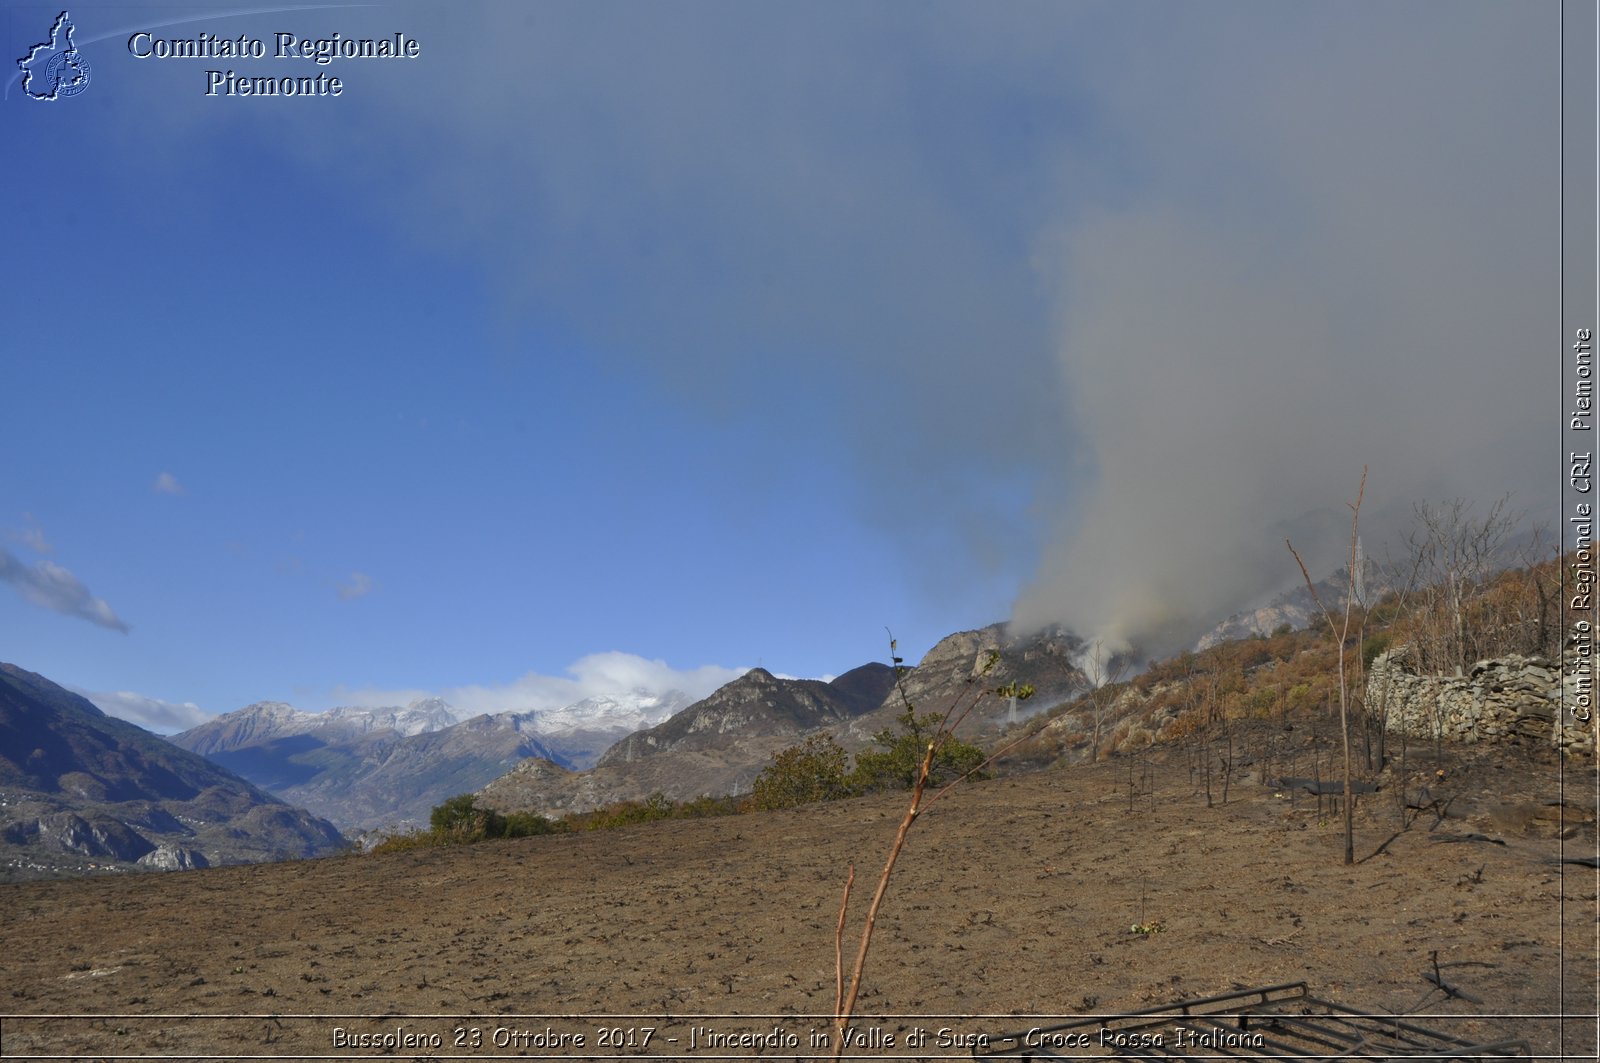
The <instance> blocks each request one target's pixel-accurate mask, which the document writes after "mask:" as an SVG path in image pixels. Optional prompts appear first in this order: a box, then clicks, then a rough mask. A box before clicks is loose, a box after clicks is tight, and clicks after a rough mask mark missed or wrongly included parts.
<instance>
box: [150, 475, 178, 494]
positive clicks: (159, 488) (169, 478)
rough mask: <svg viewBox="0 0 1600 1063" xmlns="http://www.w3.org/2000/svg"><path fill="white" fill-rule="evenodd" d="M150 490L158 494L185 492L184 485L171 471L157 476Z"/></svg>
mask: <svg viewBox="0 0 1600 1063" xmlns="http://www.w3.org/2000/svg"><path fill="white" fill-rule="evenodd" d="M150 490H152V491H154V492H155V493H156V494H158V495H181V494H183V493H184V490H183V485H182V484H181V483H179V482H178V478H177V477H176V476H174V475H172V474H171V473H170V472H164V473H162V474H161V475H160V476H157V477H156V482H155V483H153V484H151V485H150Z"/></svg>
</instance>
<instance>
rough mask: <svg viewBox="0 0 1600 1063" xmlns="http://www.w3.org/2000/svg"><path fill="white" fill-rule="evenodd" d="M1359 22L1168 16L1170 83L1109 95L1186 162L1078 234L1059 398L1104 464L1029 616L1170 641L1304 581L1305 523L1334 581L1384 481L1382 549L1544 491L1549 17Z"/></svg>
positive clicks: (1066, 230) (1136, 126)
mask: <svg viewBox="0 0 1600 1063" xmlns="http://www.w3.org/2000/svg"><path fill="white" fill-rule="evenodd" d="M1251 10H1253V11H1257V12H1259V9H1251ZM1360 10H1361V11H1362V12H1363V13H1364V14H1363V17H1361V18H1358V19H1353V20H1352V19H1341V18H1338V17H1335V16H1334V15H1333V14H1332V13H1331V12H1329V11H1328V10H1326V9H1318V10H1316V11H1314V12H1304V13H1301V15H1299V16H1296V15H1294V14H1291V15H1290V16H1289V17H1287V18H1281V19H1280V18H1277V17H1274V18H1273V19H1272V20H1271V21H1270V22H1268V23H1265V24H1262V23H1257V22H1255V21H1254V20H1252V21H1251V22H1250V23H1249V24H1248V26H1247V27H1245V28H1246V29H1248V30H1260V31H1261V32H1260V33H1259V34H1257V33H1246V34H1238V31H1239V30H1240V28H1241V27H1240V26H1239V25H1237V24H1229V23H1228V22H1226V21H1223V22H1221V23H1219V24H1209V23H1207V22H1204V21H1201V20H1200V19H1199V18H1198V17H1196V18H1195V19H1194V21H1193V22H1190V21H1189V20H1187V19H1186V18H1185V17H1184V15H1183V14H1182V13H1181V12H1171V13H1172V14H1174V15H1175V16H1176V18H1174V21H1175V22H1178V23H1182V24H1181V25H1177V26H1173V27H1171V28H1172V29H1173V30H1174V31H1175V32H1174V33H1173V34H1172V36H1171V37H1170V38H1169V39H1170V40H1172V44H1171V45H1170V46H1166V47H1164V46H1163V45H1162V44H1161V43H1159V42H1158V43H1156V44H1153V45H1152V46H1151V47H1150V48H1149V49H1148V52H1147V55H1146V57H1147V60H1148V61H1150V62H1152V63H1155V64H1157V65H1159V66H1160V67H1161V68H1162V69H1166V70H1169V71H1170V74H1169V76H1166V77H1161V78H1157V79H1156V80H1155V81H1154V82H1152V83H1149V84H1144V83H1141V82H1140V81H1138V80H1137V79H1135V78H1131V77H1130V78H1125V79H1119V80H1118V81H1117V91H1116V92H1115V93H1114V94H1113V96H1114V100H1115V102H1114V103H1113V105H1112V106H1113V109H1114V110H1115V111H1116V112H1117V113H1118V114H1119V116H1120V122H1119V124H1120V126H1121V128H1124V129H1126V130H1127V131H1128V135H1129V136H1130V137H1131V138H1133V140H1134V141H1135V143H1136V144H1137V146H1138V149H1142V151H1143V152H1144V153H1148V154H1149V155H1150V156H1151V157H1152V158H1154V157H1156V156H1163V157H1165V158H1166V159H1167V160H1168V162H1167V164H1166V165H1165V166H1162V167H1159V168H1157V170H1156V171H1155V173H1154V175H1153V176H1152V177H1151V179H1150V182H1149V184H1148V185H1147V186H1146V187H1145V188H1144V189H1142V190H1141V192H1140V194H1139V195H1137V196H1135V197H1130V199H1129V201H1128V202H1126V203H1124V204H1118V205H1115V206H1111V207H1107V208H1105V209H1099V210H1093V211H1088V212H1085V213H1083V214H1081V215H1080V216H1079V217H1077V218H1074V219H1072V220H1070V221H1069V222H1067V223H1066V224H1064V226H1063V228H1062V230H1061V232H1060V234H1059V235H1058V236H1057V243H1056V253H1057V258H1056V268H1057V269H1058V271H1059V272H1058V293H1059V300H1060V303H1059V305H1060V306H1061V308H1062V313H1061V321H1060V333H1059V335H1060V342H1059V348H1058V356H1059V359H1060V365H1061V369H1062V374H1063V385H1064V394H1063V399H1064V403H1065V406H1066V408H1067V409H1068V410H1069V411H1070V415H1071V416H1072V418H1073V419H1074V421H1075V423H1076V424H1077V425H1078V426H1079V427H1080V428H1081V430H1082V431H1083V432H1084V434H1085V436H1086V437H1087V439H1088V440H1089V441H1090V446H1091V449H1092V459H1091V460H1092V464H1093V466H1094V468H1095V470H1096V478H1095V482H1094V484H1093V485H1092V486H1091V487H1089V488H1088V489H1087V490H1086V491H1085V492H1084V493H1083V494H1081V495H1080V496H1078V497H1077V498H1075V499H1073V500H1072V502H1071V505H1070V507H1065V508H1063V509H1062V510H1060V511H1058V513H1057V519H1058V521H1059V524H1058V529H1059V534H1058V535H1057V536H1055V537H1054V538H1053V539H1052V540H1051V545H1050V546H1049V547H1047V548H1046V550H1045V552H1044V557H1043V559H1042V563H1041V566H1040V570H1039V574H1038V577H1037V579H1036V580H1035V581H1034V582H1033V584H1032V585H1031V586H1030V587H1029V588H1027V590H1026V591H1025V592H1024V593H1023V594H1022V595H1021V596H1020V599H1019V601H1018V604H1017V607H1016V619H1017V620H1018V621H1019V622H1021V623H1023V624H1025V625H1032V624H1040V623H1044V622H1048V621H1065V622H1067V623H1068V624H1069V625H1071V626H1073V627H1074V628H1076V629H1078V630H1087V631H1096V632H1101V633H1103V634H1104V635H1106V636H1107V637H1108V638H1111V639H1113V640H1132V641H1136V642H1140V643H1143V644H1145V645H1146V646H1148V647H1150V648H1153V649H1158V650H1170V649H1174V648H1176V647H1177V646H1178V645H1180V644H1182V643H1184V642H1186V641H1188V640H1189V639H1192V638H1193V637H1194V636H1195V635H1196V634H1198V632H1199V630H1201V629H1202V628H1203V627H1204V626H1205V625H1206V624H1207V623H1208V622H1210V621H1214V620H1215V619H1216V618H1217V617H1218V616H1219V615H1226V613H1227V612H1228V611H1230V610H1233V609H1237V608H1239V607H1240V606H1242V605H1244V604H1247V603H1248V602H1249V601H1250V600H1251V599H1252V598H1254V597H1257V596H1259V595H1262V594H1265V593H1267V592H1269V591H1272V590H1274V589H1282V588H1284V587H1286V586H1289V585H1292V584H1293V583H1294V582H1295V581H1296V580H1297V579H1298V571H1297V569H1296V568H1295V566H1294V563H1293V560H1292V559H1291V558H1290V557H1289V555H1288V552H1287V551H1286V550H1285V548H1284V546H1283V539H1284V537H1285V534H1286V533H1288V532H1291V531H1298V535H1297V546H1300V547H1301V548H1302V549H1305V548H1307V547H1311V548H1312V549H1311V553H1312V557H1313V558H1315V563H1317V564H1318V565H1320V566H1321V567H1322V570H1324V571H1326V570H1327V569H1328V568H1331V567H1333V566H1334V565H1337V564H1338V563H1339V562H1340V561H1341V560H1342V558H1343V550H1344V549H1345V548H1346V544H1347V535H1348V521H1349V513H1348V511H1347V510H1346V509H1345V507H1344V505H1343V503H1346V502H1349V501H1353V500H1354V498H1355V493H1356V488H1357V483H1358V481H1359V478H1360V475H1361V469H1362V467H1363V465H1369V466H1370V467H1371V478H1370V482H1369V487H1368V495H1367V503H1366V506H1365V508H1364V509H1363V521H1364V525H1363V526H1364V530H1365V536H1364V537H1365V538H1366V540H1367V542H1368V543H1369V544H1371V543H1375V542H1380V541H1382V539H1383V537H1384V536H1385V535H1386V534H1392V532H1393V531H1394V530H1395V527H1396V524H1397V523H1398V522H1399V521H1401V520H1402V519H1403V517H1404V515H1405V514H1406V513H1408V512H1409V503H1410V501H1411V500H1414V499H1419V498H1429V497H1432V498H1438V497H1444V496H1452V495H1457V494H1462V495H1465V496H1467V497H1477V498H1485V499H1488V498H1493V497H1497V496H1498V495H1499V494H1501V493H1503V492H1505V491H1506V490H1510V489H1513V488H1523V489H1524V490H1526V488H1527V486H1528V485H1529V484H1536V483H1538V482H1540V481H1539V480H1538V479H1537V474H1538V469H1539V467H1540V465H1539V461H1538V459H1539V457H1540V454H1541V447H1540V443H1539V441H1540V439H1541V438H1543V437H1542V436H1541V433H1543V434H1544V435H1548V429H1549V425H1548V424H1547V423H1546V421H1545V419H1544V418H1542V417H1541V416H1540V414H1541V412H1542V405H1547V404H1541V402H1540V396H1541V395H1542V394H1543V393H1542V392H1541V391H1540V390H1539V387H1538V385H1537V383H1536V380H1537V377H1536V374H1535V373H1534V370H1535V367H1536V359H1535V358H1534V355H1535V353H1536V344H1537V343H1538V341H1539V338H1540V337H1541V335H1542V333H1543V332H1544V331H1547V328H1544V326H1545V325H1546V324H1547V323H1548V320H1550V314H1551V313H1552V312H1553V299H1554V297H1555V293H1556V291H1557V274H1556V270H1557V262H1558V256H1557V246H1556V239H1557V233H1556V227H1555V221H1556V218H1555V202H1554V198H1553V189H1554V188H1555V187H1556V179H1557V175H1558V168H1557V159H1556V155H1555V150H1554V145H1555V144H1556V142H1557V129H1556V120H1555V113H1556V112H1555V108H1556V105H1557V101H1558V85H1557V83H1556V79H1555V78H1554V77H1553V76H1551V74H1550V71H1549V69H1548V63H1547V60H1548V59H1549V58H1550V56H1549V54H1548V53H1549V49H1550V46H1551V42H1552V41H1553V40H1554V39H1555V38H1554V36H1553V35H1552V34H1551V33H1550V31H1551V29H1552V24H1551V23H1550V20H1549V19H1548V18H1544V17H1541V16H1539V15H1537V14H1535V15H1534V17H1529V15H1530V12H1528V11H1527V10H1525V9H1518V10H1510V9H1506V8H1503V7H1502V8H1481V7H1480V8H1471V9H1457V8H1452V9H1451V12H1452V14H1454V13H1455V12H1457V11H1463V12H1464V13H1465V14H1467V15H1468V17H1466V18H1463V19H1460V20H1457V19H1455V18H1453V17H1452V18H1449V19H1441V18H1439V17H1438V16H1440V15H1441V14H1442V13H1443V9H1442V8H1441V7H1439V6H1437V5H1406V6H1401V7H1396V8H1394V9H1392V10H1384V11H1378V10H1376V9H1365V8H1363V9H1360ZM1204 14H1206V15H1209V14H1211V9H1209V8H1208V9H1207V10H1206V11H1205V12H1204ZM1236 34H1237V35H1236ZM1178 39H1181V42H1182V43H1181V44H1179V43H1178ZM1313 41H1314V42H1315V47H1314V48H1312V47H1307V46H1308V45H1310V44H1311V43H1312V42H1313ZM1296 43H1298V44H1300V45H1302V46H1301V47H1294V45H1295V44H1296ZM1180 49H1181V51H1180ZM1185 53H1187V54H1192V55H1194V56H1206V57H1208V60H1209V62H1207V63H1206V64H1205V65H1204V66H1201V65H1200V64H1199V63H1198V62H1197V61H1196V60H1194V59H1188V60H1187V61H1186V60H1185V58H1184V54H1185ZM1167 61H1171V62H1172V64H1173V65H1172V66H1171V67H1168V66H1167ZM1547 481H1548V482H1551V483H1553V482H1554V481H1553V479H1551V478H1547ZM1537 502H1538V499H1537V498H1528V497H1524V498H1523V499H1522V504H1523V505H1536V504H1537ZM1319 510H1320V511H1323V513H1322V515H1321V516H1320V517H1319V516H1318V515H1317V512H1318V511H1319ZM1308 515H1309V519H1302V518H1306V517H1307V516H1308ZM1291 522H1294V523H1298V525H1299V527H1298V528H1295V527H1294V526H1293V524H1292V523H1291Z"/></svg>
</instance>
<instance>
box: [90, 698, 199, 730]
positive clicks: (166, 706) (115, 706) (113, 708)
mask: <svg viewBox="0 0 1600 1063" xmlns="http://www.w3.org/2000/svg"><path fill="white" fill-rule="evenodd" d="M69 689H70V690H72V691H73V693H75V694H82V695H83V696H84V697H86V698H88V699H89V700H90V701H92V702H94V704H95V706H96V707H97V708H99V709H100V711H101V712H104V713H105V714H106V715H108V716H115V717H117V718H118V719H119V720H127V721H128V722H129V723H136V724H138V725H139V726H140V727H143V728H146V729H148V730H151V731H155V732H157V733H159V734H175V733H177V732H178V731H187V730H188V729H189V728H191V727H197V726H199V725H200V724H202V723H205V722H206V721H207V720H209V719H211V718H212V714H211V713H209V712H206V711H205V710H204V709H202V708H201V707H200V706H198V705H196V704H195V703H194V702H192V701H184V702H172V701H162V700H161V699H160V698H151V697H146V696H145V695H143V694H136V693H134V692H133V691H131V690H118V691H115V692H112V693H96V692H94V691H89V690H80V689H78V688H77V687H70V688H69Z"/></svg>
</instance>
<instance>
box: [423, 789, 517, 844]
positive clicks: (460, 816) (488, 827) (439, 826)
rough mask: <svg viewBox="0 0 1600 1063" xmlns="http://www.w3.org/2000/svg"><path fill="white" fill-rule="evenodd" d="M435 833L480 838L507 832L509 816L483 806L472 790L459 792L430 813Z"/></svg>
mask: <svg viewBox="0 0 1600 1063" xmlns="http://www.w3.org/2000/svg"><path fill="white" fill-rule="evenodd" d="M428 823H429V825H430V826H432V827H433V833H434V834H436V835H438V836H439V837H440V838H442V839H444V840H446V841H452V842H476V841H482V840H483V839H485V838H500V837H504V836H505V832H506V818H505V817H504V816H502V815H501V814H500V813H498V812H496V811H495V810H494V809H492V808H479V807H478V806H477V803H476V798H474V797H473V795H472V794H457V795H456V796H454V797H452V798H450V799H449V800H447V801H446V802H445V803H444V804H442V805H439V806H437V807H435V808H434V810H433V813H432V815H430V816H429V817H428Z"/></svg>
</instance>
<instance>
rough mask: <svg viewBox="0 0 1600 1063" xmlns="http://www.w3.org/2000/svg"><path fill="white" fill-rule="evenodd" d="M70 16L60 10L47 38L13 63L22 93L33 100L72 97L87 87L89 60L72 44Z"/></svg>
mask: <svg viewBox="0 0 1600 1063" xmlns="http://www.w3.org/2000/svg"><path fill="white" fill-rule="evenodd" d="M73 29H74V27H73V24H72V16H71V15H69V14H68V13H67V12H65V11H63V12H61V14H60V15H59V16H57V18H56V24H55V25H54V26H51V27H50V39H49V40H48V41H45V42H44V43H42V44H36V45H34V46H33V47H32V48H29V49H28V54H27V55H25V56H23V57H22V58H21V59H18V60H17V66H18V67H20V68H21V69H22V91H23V92H25V93H27V95H28V96H30V97H31V98H33V99H35V100H47V101H48V100H59V99H64V98H65V97H67V96H76V95H77V94H78V93H80V92H82V91H83V90H84V89H86V88H88V87H89V61H88V60H87V59H85V58H84V57H83V53H82V52H80V51H78V49H77V48H76V47H75V46H74V45H73V43H72V31H73Z"/></svg>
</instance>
